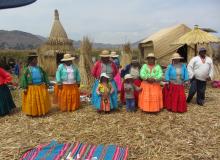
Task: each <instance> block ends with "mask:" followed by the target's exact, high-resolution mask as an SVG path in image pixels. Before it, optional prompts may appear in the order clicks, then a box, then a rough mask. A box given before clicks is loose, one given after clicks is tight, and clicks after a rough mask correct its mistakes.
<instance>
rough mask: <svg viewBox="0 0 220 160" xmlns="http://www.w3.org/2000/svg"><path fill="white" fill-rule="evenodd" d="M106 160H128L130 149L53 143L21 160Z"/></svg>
mask: <svg viewBox="0 0 220 160" xmlns="http://www.w3.org/2000/svg"><path fill="white" fill-rule="evenodd" d="M34 159H36V160H37V159H39V160H40V159H43V160H60V159H82V160H85V159H87V160H92V159H104V160H126V159H128V148H123V147H119V146H115V145H97V146H96V145H90V144H83V143H80V142H76V143H65V144H60V143H57V142H56V141H52V142H51V143H49V144H43V145H39V146H37V147H36V148H34V149H32V150H29V151H27V152H26V153H25V154H24V155H23V156H22V157H21V158H20V160H34Z"/></svg>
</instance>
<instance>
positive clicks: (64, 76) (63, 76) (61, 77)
mask: <svg viewBox="0 0 220 160" xmlns="http://www.w3.org/2000/svg"><path fill="white" fill-rule="evenodd" d="M71 66H72V68H73V74H74V75H73V78H74V80H75V82H76V83H77V84H80V80H81V78H80V74H79V70H78V68H77V67H75V66H74V65H71ZM67 80H68V72H67V68H66V65H65V64H60V65H59V67H58V69H57V71H56V81H57V83H59V84H62V83H63V81H67Z"/></svg>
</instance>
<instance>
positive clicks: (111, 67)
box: [92, 50, 118, 111]
mask: <svg viewBox="0 0 220 160" xmlns="http://www.w3.org/2000/svg"><path fill="white" fill-rule="evenodd" d="M99 56H100V57H101V59H100V60H99V61H97V62H96V63H95V65H94V66H93V68H92V75H93V76H94V77H95V78H96V80H95V83H94V85H93V88H92V105H93V106H94V107H95V108H96V109H97V111H102V109H101V108H100V106H101V105H100V103H101V96H100V95H98V94H97V92H96V90H97V87H98V84H99V79H100V75H101V74H102V73H106V74H107V75H108V77H110V82H111V85H112V87H113V88H114V92H113V93H111V95H110V109H111V110H114V109H117V108H118V94H117V90H118V89H117V85H116V83H115V81H114V79H113V78H114V77H115V75H116V74H117V73H118V69H117V67H116V65H115V64H114V62H112V61H111V60H110V54H109V51H107V50H104V51H102V52H101V54H100V55H99Z"/></svg>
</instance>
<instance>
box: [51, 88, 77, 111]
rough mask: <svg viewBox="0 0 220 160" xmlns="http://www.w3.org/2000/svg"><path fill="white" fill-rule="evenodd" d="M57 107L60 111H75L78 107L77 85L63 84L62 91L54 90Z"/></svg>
mask: <svg viewBox="0 0 220 160" xmlns="http://www.w3.org/2000/svg"><path fill="white" fill-rule="evenodd" d="M55 94H57V97H58V98H57V100H58V106H59V108H60V110H61V111H63V112H65V111H68V112H71V111H75V110H77V109H78V108H79V106H80V92H79V87H78V85H77V84H63V85H62V89H58V88H57V89H56V91H55Z"/></svg>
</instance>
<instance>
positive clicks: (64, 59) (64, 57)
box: [61, 53, 75, 62]
mask: <svg viewBox="0 0 220 160" xmlns="http://www.w3.org/2000/svg"><path fill="white" fill-rule="evenodd" d="M74 59H75V57H72V56H71V54H68V53H67V54H64V56H63V59H61V61H62V62H65V61H72V60H74Z"/></svg>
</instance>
